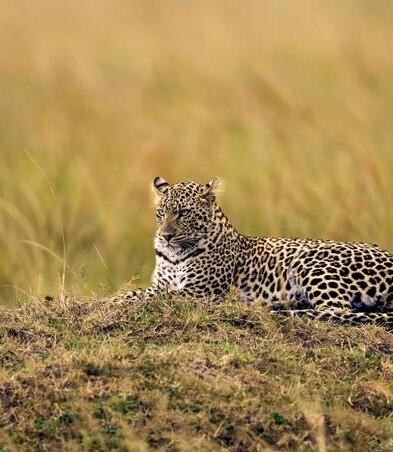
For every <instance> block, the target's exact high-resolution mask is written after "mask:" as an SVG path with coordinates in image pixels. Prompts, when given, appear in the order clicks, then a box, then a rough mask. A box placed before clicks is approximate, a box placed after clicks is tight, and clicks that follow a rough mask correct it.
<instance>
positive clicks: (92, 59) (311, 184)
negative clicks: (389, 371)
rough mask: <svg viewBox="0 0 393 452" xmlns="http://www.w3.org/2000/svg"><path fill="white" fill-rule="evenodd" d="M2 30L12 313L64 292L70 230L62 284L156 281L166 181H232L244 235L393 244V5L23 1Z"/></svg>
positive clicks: (4, 17) (3, 214) (229, 186)
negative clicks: (160, 200)
mask: <svg viewBox="0 0 393 452" xmlns="http://www.w3.org/2000/svg"><path fill="white" fill-rule="evenodd" d="M0 30H1V31H0V38H1V39H0V84H1V87H2V94H1V102H0V155H1V165H0V254H1V256H2V258H1V260H0V282H1V288H0V296H1V301H0V302H1V303H3V304H4V303H15V302H16V301H17V299H18V298H20V297H21V298H26V297H25V295H24V294H23V292H21V290H23V291H25V292H27V294H33V295H36V294H42V295H44V294H46V293H51V294H53V293H56V292H57V291H58V287H59V286H62V273H63V267H64V259H63V258H64V253H63V239H62V229H64V234H65V242H66V255H65V257H66V263H67V272H66V279H65V286H66V289H67V290H72V289H73V288H75V289H77V290H79V291H81V292H83V293H85V294H87V293H89V292H90V291H95V292H96V293H97V294H99V295H105V294H106V292H107V291H113V290H116V289H117V288H118V286H119V285H120V284H122V283H124V282H125V281H128V280H129V279H130V278H132V277H133V275H135V274H138V273H140V275H141V280H142V282H146V281H147V279H148V276H149V274H150V271H151V267H152V260H153V256H152V252H151V237H152V233H153V230H154V221H153V212H152V210H151V209H149V207H148V206H149V203H150V201H149V191H150V187H149V185H150V183H151V179H152V178H153V177H154V176H156V175H158V174H162V175H163V176H165V177H166V178H168V179H169V180H183V179H188V178H191V179H196V180H200V181H204V180H208V179H210V178H211V177H212V176H214V175H219V176H221V177H222V178H224V180H225V181H226V194H225V196H224V198H223V203H224V207H225V210H226V211H227V213H228V215H229V216H230V217H231V219H232V220H233V222H234V223H235V224H236V225H237V226H238V227H239V229H240V230H242V231H244V232H245V233H252V234H259V235H263V234H264V235H292V236H302V237H304V236H313V237H329V238H336V239H345V240H365V241H372V242H378V243H380V244H381V245H382V246H384V247H386V248H389V249H391V250H393V242H392V237H393V234H392V225H393V213H392V208H391V206H392V205H393V186H392V184H391V174H392V171H393V152H392V148H393V139H392V134H391V115H392V107H391V106H392V104H393V83H392V80H393V57H392V52H391V48H390V43H391V42H392V41H393V8H392V4H391V2H385V1H375V2H365V1H357V0H356V1H355V0H353V1H348V2H341V1H338V0H332V1H329V2H326V1H322V0H317V1H313V2H310V1H305V0H299V1H296V2H280V3H279V4H277V2H276V1H273V0H272V1H270V0H268V1H264V2H259V1H253V0H250V1H247V2H246V3H242V4H240V3H239V2H236V1H232V0H230V1H226V2H224V3H223V2H220V1H215V0H209V1H187V2H183V1H180V0H170V1H169V2H137V1H131V2H128V1H127V2H126V1H121V0H116V1H111V2H104V1H86V2H83V3H82V4H80V3H77V2H65V1H62V0H60V1H56V2H52V1H49V0H40V1H38V2H33V3H32V2H28V1H27V0H16V1H12V2H7V4H4V5H2V8H1V11H0ZM26 151H27V152H28V153H26ZM48 180H49V182H50V184H51V186H52V188H53V193H54V194H55V196H53V193H52V191H51V189H49V188H48ZM5 286H6V287H5ZM9 286H16V287H18V288H19V289H21V290H18V289H11V288H10V287H9Z"/></svg>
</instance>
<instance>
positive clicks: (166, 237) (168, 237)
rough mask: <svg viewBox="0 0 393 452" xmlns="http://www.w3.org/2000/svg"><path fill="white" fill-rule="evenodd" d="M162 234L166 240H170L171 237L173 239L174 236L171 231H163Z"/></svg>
mask: <svg viewBox="0 0 393 452" xmlns="http://www.w3.org/2000/svg"><path fill="white" fill-rule="evenodd" d="M162 235H163V237H164V239H165V240H166V241H167V242H170V241H171V239H173V237H174V235H173V234H172V233H171V232H164V233H163V234H162Z"/></svg>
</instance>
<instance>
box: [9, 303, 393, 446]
mask: <svg viewBox="0 0 393 452" xmlns="http://www.w3.org/2000/svg"><path fill="white" fill-rule="evenodd" d="M0 326H1V333H0V334H1V342H0V344H1V345H0V357H1V371H0V406H1V408H2V409H1V413H2V414H1V428H0V444H1V446H2V447H3V450H10V451H14V450H15V451H16V450H18V451H19V450H57V449H67V450H130V451H135V450H148V449H151V448H159V449H162V450H173V451H175V450H190V449H192V450H234V451H235V450H236V451H239V450H278V449H279V450H287V449H288V450H294V449H296V450H303V451H309V450H320V451H323V450H331V451H335V450H354V451H355V450H364V451H367V450H380V451H388V450H391V449H392V447H393V423H392V413H393V385H392V377H393V365H392V361H391V355H392V353H393V336H392V335H391V334H388V333H386V332H385V331H384V330H382V329H381V328H378V327H371V326H368V327H361V328H355V327H341V326H337V325H330V324H326V323H318V322H315V323H310V322H304V321H302V320H289V319H279V318H277V317H271V316H270V315H269V314H268V313H267V311H266V310H265V309H264V308H263V307H261V306H258V305H254V306H249V307H247V306H245V305H244V304H242V303H239V302H237V301H236V300H234V299H228V300H227V301H226V302H225V303H222V304H212V303H204V302H200V303H193V302H190V301H187V300H176V299H171V300H169V299H168V300H166V302H165V303H164V302H162V301H159V300H156V301H152V302H150V303H149V304H146V305H143V304H142V305H141V304H138V305H132V304H122V303H119V304H113V303H111V302H109V301H106V300H96V299H85V300H76V299H72V298H70V299H69V300H68V301H66V302H63V303H61V302H60V301H59V300H55V301H54V302H51V303H46V302H44V301H42V300H38V299H34V300H31V301H30V303H29V304H28V305H26V306H24V307H22V308H20V309H17V310H15V309H12V310H10V309H6V308H3V309H2V311H1V313H0Z"/></svg>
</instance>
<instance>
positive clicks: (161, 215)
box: [156, 209, 164, 220]
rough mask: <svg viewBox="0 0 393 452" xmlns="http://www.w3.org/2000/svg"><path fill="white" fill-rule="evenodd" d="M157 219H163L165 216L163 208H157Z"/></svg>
mask: <svg viewBox="0 0 393 452" xmlns="http://www.w3.org/2000/svg"><path fill="white" fill-rule="evenodd" d="M156 217H157V220H162V219H163V218H164V212H163V211H162V210H161V209H157V210H156Z"/></svg>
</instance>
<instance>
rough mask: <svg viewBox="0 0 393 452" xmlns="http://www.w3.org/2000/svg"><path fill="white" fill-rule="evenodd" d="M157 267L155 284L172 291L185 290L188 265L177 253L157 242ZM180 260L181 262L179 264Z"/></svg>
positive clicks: (154, 277)
mask: <svg viewBox="0 0 393 452" xmlns="http://www.w3.org/2000/svg"><path fill="white" fill-rule="evenodd" d="M156 250H157V251H158V252H156V267H155V270H154V275H153V282H154V283H155V284H157V285H159V286H165V287H166V288H168V289H170V290H181V289H184V287H185V285H186V283H187V263H186V262H182V261H181V259H179V258H180V256H179V254H178V253H176V251H174V250H172V249H170V248H168V247H163V246H162V245H161V244H160V243H159V242H158V241H156ZM179 260H180V262H179Z"/></svg>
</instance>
